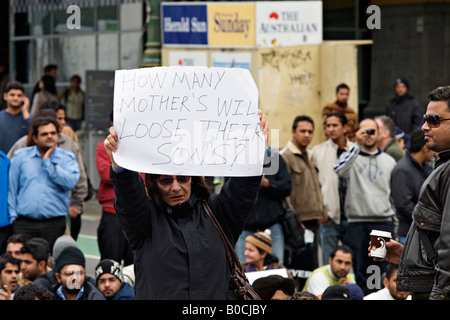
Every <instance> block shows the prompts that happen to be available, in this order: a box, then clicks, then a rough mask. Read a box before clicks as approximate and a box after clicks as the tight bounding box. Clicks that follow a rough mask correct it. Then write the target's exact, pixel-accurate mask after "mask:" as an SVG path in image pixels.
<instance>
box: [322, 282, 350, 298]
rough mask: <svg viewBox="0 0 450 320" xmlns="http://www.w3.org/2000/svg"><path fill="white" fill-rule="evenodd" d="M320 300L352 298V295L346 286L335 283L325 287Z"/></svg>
mask: <svg viewBox="0 0 450 320" xmlns="http://www.w3.org/2000/svg"><path fill="white" fill-rule="evenodd" d="M322 300H352V295H351V293H350V291H349V290H348V289H347V288H346V287H344V286H341V285H335V286H330V287H328V288H326V289H325V291H324V292H323V294H322Z"/></svg>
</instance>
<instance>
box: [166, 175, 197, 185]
mask: <svg viewBox="0 0 450 320" xmlns="http://www.w3.org/2000/svg"><path fill="white" fill-rule="evenodd" d="M175 179H176V180H177V182H178V183H187V182H189V181H190V180H191V177H190V176H175ZM173 180H174V178H173V176H169V177H164V178H161V179H159V180H158V183H159V184H160V185H162V186H170V185H172V183H173Z"/></svg>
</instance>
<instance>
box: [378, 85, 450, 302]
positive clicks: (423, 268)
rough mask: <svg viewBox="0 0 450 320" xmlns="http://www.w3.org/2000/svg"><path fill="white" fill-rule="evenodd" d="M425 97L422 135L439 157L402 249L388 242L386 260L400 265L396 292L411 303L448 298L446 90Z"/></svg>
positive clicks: (449, 93)
mask: <svg viewBox="0 0 450 320" xmlns="http://www.w3.org/2000/svg"><path fill="white" fill-rule="evenodd" d="M428 98H429V100H430V102H429V103H428V106H427V111H426V114H425V115H424V117H423V119H424V124H423V126H422V131H424V133H425V143H426V146H427V147H428V149H430V150H433V151H435V152H439V155H438V156H439V159H438V161H437V162H436V164H435V169H434V170H433V172H432V173H431V174H430V175H429V176H428V178H427V180H425V182H424V184H423V185H422V188H421V190H420V195H419V199H418V202H417V204H416V206H415V208H414V211H413V214H412V216H413V222H412V224H411V226H410V228H409V231H408V234H407V236H406V242H405V245H404V246H403V245H402V244H401V243H398V242H396V241H393V240H391V241H389V242H387V243H386V247H387V255H386V258H385V259H386V260H388V261H390V262H393V263H399V269H398V274H397V290H401V291H410V292H411V293H412V297H413V300H422V299H430V300H444V299H446V300H449V299H450V295H449V288H450V259H449V255H450V223H449V219H450V161H449V159H450V120H449V119H450V86H446V87H439V88H436V89H434V90H432V91H431V92H430V93H429V94H428ZM369 255H370V254H369ZM374 260H377V259H376V258H374Z"/></svg>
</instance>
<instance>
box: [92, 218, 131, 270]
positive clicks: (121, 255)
mask: <svg viewBox="0 0 450 320" xmlns="http://www.w3.org/2000/svg"><path fill="white" fill-rule="evenodd" d="M97 242H98V248H99V251H100V256H101V259H102V260H103V259H111V260H114V261H117V262H119V263H121V262H122V260H123V265H124V266H127V265H130V264H133V263H134V259H133V251H132V249H131V246H130V244H129V243H128V240H127V238H125V235H124V234H123V231H122V229H121V228H120V225H119V220H118V219H117V215H116V214H115V213H110V212H106V211H102V218H101V220H100V223H99V225H98V228H97Z"/></svg>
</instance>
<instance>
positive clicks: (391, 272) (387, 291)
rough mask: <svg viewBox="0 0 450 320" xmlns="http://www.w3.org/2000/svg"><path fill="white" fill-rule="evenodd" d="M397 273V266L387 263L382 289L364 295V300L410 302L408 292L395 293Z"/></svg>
mask: <svg viewBox="0 0 450 320" xmlns="http://www.w3.org/2000/svg"><path fill="white" fill-rule="evenodd" d="M397 272H398V264H394V263H389V264H388V266H387V267H386V272H385V277H384V279H383V285H384V288H383V289H380V290H378V291H375V292H372V293H370V294H368V295H366V296H365V297H364V300H411V295H410V293H409V292H407V291H397Z"/></svg>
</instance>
